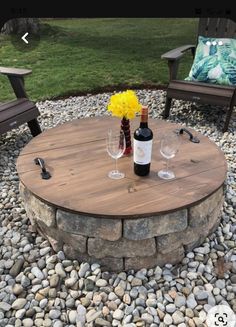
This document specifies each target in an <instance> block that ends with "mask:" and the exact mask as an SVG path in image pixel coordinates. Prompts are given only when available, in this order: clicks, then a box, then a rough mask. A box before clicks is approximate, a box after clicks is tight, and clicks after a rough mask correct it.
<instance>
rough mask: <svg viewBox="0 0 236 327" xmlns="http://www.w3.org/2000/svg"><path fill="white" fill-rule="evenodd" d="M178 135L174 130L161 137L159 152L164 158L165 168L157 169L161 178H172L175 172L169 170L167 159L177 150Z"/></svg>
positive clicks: (172, 156) (178, 144)
mask: <svg viewBox="0 0 236 327" xmlns="http://www.w3.org/2000/svg"><path fill="white" fill-rule="evenodd" d="M179 146H180V137H179V135H178V134H176V133H174V132H170V133H168V134H165V135H163V136H162V138H161V147H160V153H161V155H162V156H163V157H164V158H166V168H165V169H162V170H160V171H158V176H159V177H160V178H162V179H173V178H175V174H174V172H173V171H171V170H169V161H170V159H171V158H174V156H175V155H176V153H177V152H178V150H179Z"/></svg>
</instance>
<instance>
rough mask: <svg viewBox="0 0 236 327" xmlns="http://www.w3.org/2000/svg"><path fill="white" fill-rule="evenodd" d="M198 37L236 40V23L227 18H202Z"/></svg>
mask: <svg viewBox="0 0 236 327" xmlns="http://www.w3.org/2000/svg"><path fill="white" fill-rule="evenodd" d="M198 35H202V36H206V37H221V38H236V23H235V22H234V21H232V20H231V19H227V18H200V19H199V24H198Z"/></svg>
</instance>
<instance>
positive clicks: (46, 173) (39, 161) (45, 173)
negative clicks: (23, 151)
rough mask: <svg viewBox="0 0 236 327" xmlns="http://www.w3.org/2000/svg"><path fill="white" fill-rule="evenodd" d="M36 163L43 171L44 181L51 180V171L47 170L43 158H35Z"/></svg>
mask: <svg viewBox="0 0 236 327" xmlns="http://www.w3.org/2000/svg"><path fill="white" fill-rule="evenodd" d="M34 163H35V164H36V165H39V166H40V168H41V169H42V171H41V176H42V178H43V179H49V178H51V177H52V176H51V174H50V173H49V171H47V170H46V168H45V163H44V160H43V159H42V158H35V159H34Z"/></svg>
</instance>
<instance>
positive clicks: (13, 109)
mask: <svg viewBox="0 0 236 327" xmlns="http://www.w3.org/2000/svg"><path fill="white" fill-rule="evenodd" d="M33 108H36V106H35V104H34V103H33V102H31V101H24V102H21V103H14V104H13V106H9V107H8V108H5V109H4V110H1V111H0V122H4V121H6V120H8V119H11V118H12V117H16V116H17V115H19V114H22V113H24V112H26V111H29V110H30V109H33Z"/></svg>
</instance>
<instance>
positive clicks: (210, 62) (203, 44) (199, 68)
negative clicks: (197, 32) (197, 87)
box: [185, 36, 236, 85]
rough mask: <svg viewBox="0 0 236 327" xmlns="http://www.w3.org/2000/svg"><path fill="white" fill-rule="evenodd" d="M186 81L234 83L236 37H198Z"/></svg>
mask: <svg viewBox="0 0 236 327" xmlns="http://www.w3.org/2000/svg"><path fill="white" fill-rule="evenodd" d="M185 80H188V81H198V82H206V83H214V84H220V85H236V39H226V38H209V37H203V36H199V37H198V45H197V48H196V54H195V58H194V61H193V65H192V68H191V70H190V72H189V76H188V77H187V78H185Z"/></svg>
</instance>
